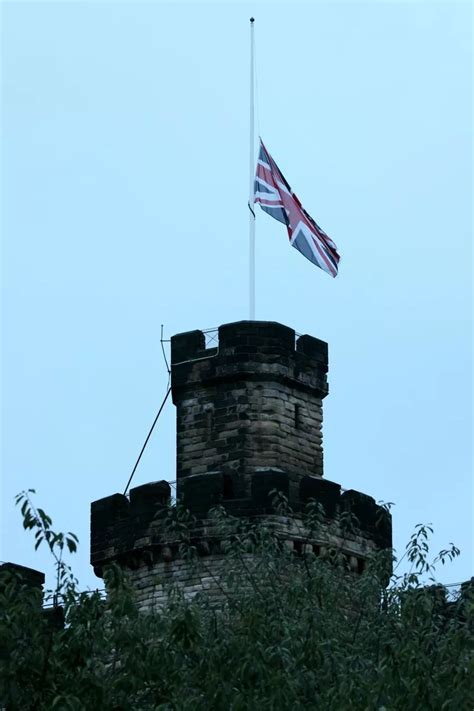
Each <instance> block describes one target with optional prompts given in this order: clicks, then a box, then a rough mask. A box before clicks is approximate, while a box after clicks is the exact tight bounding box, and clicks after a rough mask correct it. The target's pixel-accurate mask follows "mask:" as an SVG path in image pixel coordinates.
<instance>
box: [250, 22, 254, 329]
mask: <svg viewBox="0 0 474 711" xmlns="http://www.w3.org/2000/svg"><path fill="white" fill-rule="evenodd" d="M254 22H255V20H254V18H253V17H251V18H250V144H249V319H250V321H254V320H255V211H254V187H253V185H254V173H255V164H254V161H255V136H254V131H255V128H254V124H255V97H254V87H255V78H254V30H253V23H254Z"/></svg>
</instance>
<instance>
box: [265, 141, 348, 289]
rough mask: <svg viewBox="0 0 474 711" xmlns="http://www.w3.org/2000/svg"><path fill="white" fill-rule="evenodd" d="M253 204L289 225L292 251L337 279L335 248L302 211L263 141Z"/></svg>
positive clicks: (328, 238) (311, 219)
mask: <svg viewBox="0 0 474 711" xmlns="http://www.w3.org/2000/svg"><path fill="white" fill-rule="evenodd" d="M254 202H258V203H259V205H260V207H261V208H262V210H264V211H265V212H268V214H269V215H271V216H272V217H274V218H275V220H278V221H279V222H283V223H284V224H285V225H286V227H287V230H288V237H289V239H290V244H291V246H292V247H295V248H296V249H297V250H298V251H299V252H301V254H303V255H304V256H305V257H306V258H307V259H309V260H310V262H313V264H316V266H318V267H320V268H321V269H324V271H325V272H327V273H328V274H330V275H331V276H332V277H335V276H336V274H337V265H338V263H339V259H340V256H339V254H338V253H337V247H336V245H335V244H334V242H333V241H332V240H331V239H330V237H328V235H327V234H326V233H325V232H324V230H322V229H321V227H319V225H317V224H316V222H315V221H314V220H313V218H312V217H311V216H310V215H308V213H307V212H306V210H305V209H304V208H303V206H302V205H301V203H300V201H299V200H298V198H297V197H296V195H295V194H294V192H293V191H292V190H291V188H290V186H289V185H288V183H287V182H286V180H285V178H284V177H283V174H282V172H281V171H280V169H279V168H278V166H277V164H276V163H275V161H274V160H273V158H272V157H271V155H270V153H269V152H268V151H267V149H266V148H265V146H264V144H263V141H262V140H261V139H260V151H259V154H258V161H257V171H256V174H255V195H254Z"/></svg>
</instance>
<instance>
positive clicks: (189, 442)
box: [91, 321, 391, 608]
mask: <svg viewBox="0 0 474 711" xmlns="http://www.w3.org/2000/svg"><path fill="white" fill-rule="evenodd" d="M327 370H328V349H327V344H326V343H325V342H324V341H320V340H318V339H317V338H313V337H312V336H308V335H304V336H299V337H296V335H295V332H294V331H293V330H292V329H291V328H288V327H287V326H283V325H281V324H279V323H273V322H266V321H239V322H236V323H231V324H225V325H223V326H221V327H220V328H219V332H218V343H217V345H216V346H215V347H211V348H206V340H205V334H204V333H203V332H202V331H190V332H188V333H182V334H178V335H176V336H173V337H172V339H171V386H172V395H173V402H174V404H175V406H176V414H177V460H176V463H177V470H176V483H177V497H178V499H180V500H181V501H182V502H183V503H184V505H185V507H186V508H187V509H189V511H190V512H191V513H192V514H193V515H194V516H195V518H196V521H197V524H196V540H195V543H196V544H197V550H198V551H199V552H200V554H201V555H202V556H205V557H206V566H205V568H206V570H207V571H209V570H214V572H216V573H218V569H219V565H220V563H221V561H222V556H223V555H224V553H223V552H222V548H221V546H220V545H219V540H218V537H217V539H216V536H215V532H213V530H212V524H211V523H210V522H209V520H208V518H209V516H208V514H209V510H210V509H211V508H213V507H214V506H216V505H222V506H224V507H225V508H226V509H227V511H228V512H229V513H230V514H232V515H233V516H235V517H244V518H245V519H251V520H252V519H262V518H264V519H265V520H272V521H273V523H274V524H275V525H276V526H277V529H278V531H279V535H280V536H281V538H282V539H283V540H285V541H286V544H287V545H290V546H294V548H295V550H297V551H298V550H300V549H301V545H302V541H303V536H302V534H301V526H300V525H298V523H299V522H298V520H297V519H298V515H299V512H301V510H302V509H303V507H304V506H305V505H306V504H307V503H308V501H310V500H315V501H316V502H319V503H320V504H321V506H322V507H323V510H324V514H325V517H326V520H327V522H328V523H331V525H332V542H334V531H336V538H337V531H338V525H339V519H340V516H341V513H342V512H344V511H350V512H352V513H353V514H354V515H355V516H356V517H357V519H358V521H359V527H358V530H357V532H354V533H353V534H351V535H350V536H347V533H345V534H344V536H343V535H342V533H341V534H340V540H341V546H342V548H343V551H344V554H345V555H346V557H347V561H348V566H349V567H350V568H351V569H352V570H354V571H355V572H361V571H362V570H363V567H364V561H365V559H366V558H367V556H368V555H369V554H370V553H371V552H372V551H374V550H377V549H380V548H390V547H391V520H390V517H389V515H387V514H386V512H385V511H383V510H381V509H380V507H378V506H377V505H376V503H375V501H374V499H373V498H371V497H370V496H367V495H365V494H361V493H360V492H356V491H354V490H348V491H342V490H341V486H340V485H339V484H336V483H335V482H332V481H328V480H326V479H324V478H323V449H322V431H321V430H322V419H323V413H322V401H323V398H324V397H325V396H326V395H327V393H328V385H327ZM273 490H278V491H280V492H281V493H283V494H284V495H285V497H286V498H287V499H288V502H289V505H290V507H291V509H292V510H293V512H294V516H293V518H294V521H293V522H292V521H289V522H288V520H285V521H282V520H280V521H279V520H278V517H277V516H275V512H274V511H273V510H272V501H271V497H270V492H271V491H273ZM169 498H170V487H169V484H168V483H167V482H166V481H160V482H155V483H151V484H145V485H143V486H139V487H136V488H134V489H132V490H131V492H130V497H129V498H128V497H126V496H123V495H122V494H114V495H113V496H109V497H107V498H105V499H101V500H99V501H95V502H94V503H93V504H92V511H91V562H92V565H93V566H94V570H95V572H96V573H97V574H98V575H99V576H101V575H102V574H103V568H104V565H106V564H107V563H109V562H111V561H116V562H118V563H119V564H120V565H122V566H125V567H126V568H127V569H129V570H130V577H131V580H132V582H133V584H134V585H135V587H136V590H137V593H138V598H139V601H140V603H141V605H142V607H143V608H147V607H149V606H150V605H152V604H154V603H158V604H159V602H160V600H161V599H162V597H163V595H164V594H165V593H164V587H163V584H162V582H163V581H164V580H165V579H166V578H171V579H173V580H175V581H177V582H178V583H179V584H180V585H182V587H183V588H184V590H185V593H187V594H189V595H193V594H194V593H196V592H197V591H199V590H202V589H204V588H206V587H212V582H211V578H209V577H208V574H203V575H199V574H198V575H197V577H196V571H193V572H192V573H191V572H190V571H189V566H188V564H187V563H186V561H184V560H182V559H181V558H180V555H179V550H178V547H177V546H176V545H175V543H174V542H173V540H171V539H170V535H169V533H168V534H167V533H166V530H165V529H164V527H163V525H162V518H160V512H162V511H163V510H164V507H166V506H167V504H168V502H169ZM292 524H294V525H292ZM327 538H328V534H327V527H326V526H324V525H322V526H321V533H320V536H319V537H318V540H314V541H312V542H311V545H312V547H313V549H314V552H316V553H319V552H320V551H321V550H323V549H324V546H325V544H327V542H328V541H327ZM304 545H305V546H307V545H308V544H307V543H305V544H304Z"/></svg>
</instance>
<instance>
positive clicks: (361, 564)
mask: <svg viewBox="0 0 474 711" xmlns="http://www.w3.org/2000/svg"><path fill="white" fill-rule="evenodd" d="M364 570H365V560H364V559H363V558H357V572H358V573H359V575H362V573H363V572H364Z"/></svg>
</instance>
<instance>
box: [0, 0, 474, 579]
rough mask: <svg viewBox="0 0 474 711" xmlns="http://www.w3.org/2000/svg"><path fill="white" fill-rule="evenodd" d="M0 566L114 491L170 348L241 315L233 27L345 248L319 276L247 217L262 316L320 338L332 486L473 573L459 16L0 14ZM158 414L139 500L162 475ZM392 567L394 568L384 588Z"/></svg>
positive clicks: (244, 97) (35, 563) (282, 145)
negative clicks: (420, 528)
mask: <svg viewBox="0 0 474 711" xmlns="http://www.w3.org/2000/svg"><path fill="white" fill-rule="evenodd" d="M1 11H2V38H1V40H2V41H1V45H2V57H1V60H2V62H1V70H2V96H1V122H2V128H1V137H2V143H1V232H2V283H1V286H2V323H1V325H2V347H1V355H2V382H1V386H2V391H1V404H2V469H1V490H0V495H1V523H0V559H1V560H3V561H12V562H16V563H19V564H22V565H26V566H30V567H33V568H36V569H39V570H43V571H44V572H46V573H47V583H48V584H49V585H51V584H52V564H51V561H50V559H49V557H48V555H47V554H46V552H42V549H40V550H39V551H38V552H37V553H35V552H34V550H33V547H34V546H33V543H34V541H33V538H32V535H31V534H30V533H28V532H24V531H23V528H22V525H21V517H20V514H19V511H18V509H16V508H15V506H14V496H15V494H17V493H18V492H19V491H21V490H23V489H27V488H34V489H35V490H36V492H37V494H36V497H35V501H36V504H37V505H39V506H41V507H42V508H44V509H45V510H46V511H47V512H48V513H49V514H50V516H51V517H52V519H53V521H54V526H55V527H56V529H57V530H63V531H73V532H75V533H76V534H77V535H78V536H79V539H80V548H79V552H78V554H77V555H76V556H75V558H73V559H71V562H72V563H73V566H74V570H75V573H76V575H77V576H78V577H79V581H80V586H81V589H86V588H89V587H90V588H96V587H97V586H98V587H102V581H101V580H99V579H98V578H96V577H95V576H94V574H93V572H92V569H91V567H90V565H89V510H90V503H91V502H92V501H94V500H96V499H99V498H101V497H104V496H108V495H111V494H114V493H116V492H122V491H123V489H124V488H125V485H126V482H127V480H128V477H129V475H130V472H131V470H132V467H133V464H134V462H135V460H136V458H137V455H138V453H139V451H140V448H141V446H142V444H143V441H144V439H145V437H146V434H147V432H148V429H149V427H150V425H151V423H152V421H153V419H154V417H155V414H156V412H157V410H158V407H159V405H160V404H161V401H162V399H163V395H164V393H165V390H166V386H167V371H166V367H165V364H164V360H163V357H162V353H161V344H160V333H161V324H163V325H164V334H165V337H166V338H169V337H170V336H171V335H172V334H174V333H179V332H182V331H186V330H191V329H196V328H212V327H216V326H218V325H219V324H222V323H228V322H231V321H237V320H241V319H245V318H248V308H249V306H248V209H247V198H248V184H249V175H248V154H249V143H248V142H249V17H250V16H251V15H254V16H255V18H256V21H255V40H256V60H257V126H256V132H257V133H260V134H261V136H262V138H263V140H264V141H265V144H266V146H267V147H268V149H269V151H270V152H271V153H272V155H273V157H274V158H275V160H276V161H277V163H278V165H279V167H280V168H281V170H282V171H283V173H284V175H285V177H286V178H287V180H288V181H289V183H290V184H291V186H292V188H293V189H294V190H295V192H296V193H297V195H298V196H299V198H300V199H301V201H302V203H303V205H304V206H305V208H306V209H307V210H308V212H309V213H310V214H311V215H312V216H313V217H314V218H315V219H316V220H317V222H318V223H319V224H320V225H321V227H323V229H325V230H326V232H327V233H328V234H329V235H330V236H331V237H332V238H333V240H334V241H335V242H336V244H337V246H338V248H339V252H340V254H341V262H340V269H339V275H338V277H337V278H336V279H332V278H331V277H330V276H329V275H328V274H326V273H324V272H323V271H321V270H320V269H318V268H316V267H315V266H313V265H312V264H311V263H310V262H309V261H307V260H306V259H305V258H304V257H303V256H302V255H300V254H299V253H298V252H297V251H296V250H295V249H291V248H290V247H289V245H288V239H287V235H286V231H285V228H284V227H283V226H282V225H281V224H280V223H278V222H277V221H275V220H272V219H271V218H270V217H269V216H268V215H266V214H265V213H263V212H262V211H259V212H257V225H256V317H257V319H261V320H273V321H279V322H281V323H283V324H286V325H288V326H291V327H292V328H294V329H295V330H296V331H297V332H298V333H308V334H311V335H313V336H316V337H317V338H321V339H323V340H325V341H327V342H328V343H329V383H330V393H329V395H328V397H327V398H326V400H325V401H324V429H323V432H324V449H325V476H326V477H327V478H328V479H330V480H332V481H336V482H338V483H340V484H341V485H342V486H343V487H344V488H348V489H349V488H352V489H357V490H359V491H362V492H365V493H367V494H370V495H371V496H373V497H374V498H375V499H376V500H377V501H385V502H393V504H394V507H393V510H392V511H393V526H394V542H395V547H396V549H397V552H398V555H399V557H401V555H402V554H403V551H404V548H405V545H406V543H407V541H408V539H409V537H410V535H411V534H412V533H413V531H414V527H415V525H416V524H418V523H430V524H432V525H433V528H434V536H433V540H432V551H433V555H434V554H435V553H436V552H437V551H438V550H440V549H441V548H444V547H446V546H447V545H448V544H449V543H450V542H453V543H454V544H456V545H457V546H458V547H459V548H460V549H461V556H460V557H459V558H458V559H456V561H455V562H454V563H453V564H451V565H450V566H444V567H441V568H440V570H439V571H438V579H439V580H440V581H441V582H444V583H452V582H459V581H462V580H465V579H467V578H469V577H470V576H471V575H472V574H473V570H474V566H473V554H472V540H473V513H472V512H473V482H472V474H473V472H472V448H471V434H472V432H471V430H472V366H471V355H472V321H471V316H472V249H471V239H472V129H471V123H472V76H471V72H472V69H471V67H472V62H471V59H472V58H471V52H472V46H471V43H472V35H471V33H472V29H471V28H472V17H471V15H472V9H471V5H470V4H469V3H457V2H444V3H443V2H438V3H428V2H412V3H408V2H398V3H397V2H390V3H389V2H361V3H359V2H347V3H341V2H330V3H329V2H328V3H322V2H314V3H302V4H298V3H297V2H291V3H283V2H281V3H278V2H275V3H269V2H261V3H251V4H247V3H244V2H242V3H233V4H231V3H209V4H203V3H198V2H194V3H190V4H185V3H182V2H174V3H169V4H165V3H161V2H112V1H105V2H67V1H64V2H50V3H43V2H32V3H26V2H21V1H20V2H4V3H3V4H2V6H1ZM174 418H175V411H174V407H173V405H172V403H171V402H168V403H167V406H166V408H165V410H164V411H163V414H162V416H161V417H160V420H159V422H158V425H157V427H156V430H155V432H154V433H153V436H152V438H151V441H150V444H149V446H148V447H147V449H146V451H145V454H144V456H143V458H142V461H141V463H140V467H139V468H138V470H137V473H136V475H135V477H134V481H133V484H132V485H139V484H143V483H146V482H149V481H154V480H159V479H167V480H174V479H175V437H176V433H175V420H174ZM402 570H404V563H402V564H401V565H400V568H399V571H402Z"/></svg>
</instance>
